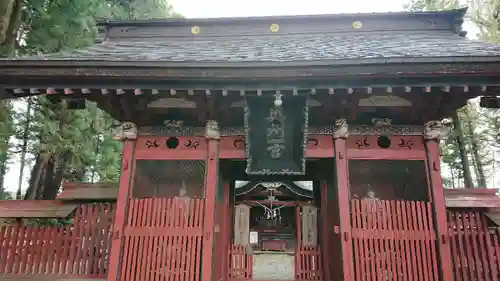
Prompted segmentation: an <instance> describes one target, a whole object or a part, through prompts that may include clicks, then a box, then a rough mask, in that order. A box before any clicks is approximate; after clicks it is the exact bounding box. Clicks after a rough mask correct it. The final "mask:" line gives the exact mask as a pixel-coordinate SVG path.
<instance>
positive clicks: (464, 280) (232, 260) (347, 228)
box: [0, 136, 500, 281]
mask: <svg viewBox="0 0 500 281" xmlns="http://www.w3.org/2000/svg"><path fill="white" fill-rule="evenodd" d="M164 139H165V138H156V137H155V138H152V137H140V138H139V140H138V141H136V142H135V141H126V143H125V146H124V153H123V161H122V175H121V181H120V190H119V192H118V201H117V206H116V208H117V214H116V216H115V215H113V217H114V219H115V222H114V226H113V227H111V225H112V222H111V220H110V217H109V214H112V213H111V212H110V211H105V214H106V216H105V217H106V218H107V219H104V220H103V219H102V216H103V213H102V210H103V209H102V207H98V206H101V205H88V206H87V205H85V206H87V207H85V206H80V207H78V211H77V212H76V215H75V223H74V225H75V227H73V228H71V227H69V226H66V227H43V226H40V227H31V226H22V225H20V224H14V225H11V226H3V227H2V228H1V229H0V257H6V258H4V259H0V273H3V274H4V275H8V276H10V275H12V276H19V275H23V276H30V275H31V276H38V275H41V274H48V275H49V276H54V277H66V278H70V277H75V278H103V277H105V276H106V275H107V277H108V280H109V281H111V280H114V281H125V280H126V281H129V280H130V281H140V280H152V281H160V280H161V281H191V280H193V281H200V280H220V279H223V280H228V281H229V280H240V281H241V280H252V270H253V269H252V266H253V264H252V263H253V259H252V254H251V252H249V251H248V249H246V248H244V247H243V246H236V245H232V244H231V237H232V228H233V225H232V219H233V214H232V208H231V205H230V203H231V202H230V190H229V184H228V183H225V184H224V200H223V202H218V204H219V205H217V212H216V213H217V214H221V215H220V216H217V217H214V211H215V209H216V202H215V187H216V184H217V180H218V168H217V164H218V160H219V156H220V158H224V157H225V158H231V159H239V158H244V151H243V150H244V143H241V142H238V140H242V137H239V136H236V137H222V138H221V140H220V141H219V140H206V139H205V138H199V137H193V138H187V137H181V138H178V139H179V142H180V143H181V144H182V143H187V142H188V141H191V143H193V141H194V143H196V142H195V141H196V140H200V141H202V143H203V144H200V145H198V146H196V145H195V146H196V148H195V147H194V146H190V147H186V146H185V145H184V147H181V146H179V147H178V148H176V149H168V148H162V147H153V148H148V147H146V146H145V144H140V143H138V142H139V141H143V142H146V141H153V140H164ZM312 139H316V140H318V142H316V141H309V142H308V147H307V157H309V158H311V157H313V158H316V157H318V158H321V157H333V156H334V157H335V167H336V181H337V189H336V192H337V194H336V195H337V196H336V197H337V198H336V199H337V200H336V201H331V202H329V201H328V199H327V195H326V185H324V184H323V185H322V187H321V200H322V202H321V206H322V208H321V209H320V215H321V222H322V223H321V225H320V227H321V229H320V232H321V239H320V245H318V246H314V247H310V246H302V245H300V243H299V245H298V246H297V249H296V252H295V280H303V281H310V280H317V281H322V280H330V279H332V278H335V276H342V279H343V280H346V281H354V280H356V281H358V280H360V281H382V280H386V278H389V280H401V281H434V280H439V279H442V280H443V281H447V280H451V279H448V278H451V276H454V279H455V280H457V281H472V280H474V279H477V280H484V281H499V278H498V268H499V267H500V258H499V257H500V246H499V235H500V233H498V231H497V232H490V230H488V228H487V225H486V218H485V216H484V213H483V212H478V211H475V212H473V211H460V212H451V211H450V212H448V223H447V224H446V223H445V222H446V213H445V203H444V194H443V189H442V183H441V175H440V171H439V151H438V146H437V142H435V141H427V142H426V144H425V146H422V145H423V143H424V141H423V138H422V137H397V138H395V139H396V140H401V139H404V140H405V142H408V141H410V140H411V141H412V143H414V144H416V145H414V146H412V149H408V148H402V147H393V146H390V147H389V148H385V149H384V148H375V149H371V148H366V147H357V146H356V145H357V144H359V143H360V142H359V141H360V140H362V141H364V136H352V137H350V138H349V139H348V140H347V141H346V140H343V139H337V140H335V141H333V140H332V139H331V137H330V136H314V137H313V138H312ZM235 140H236V141H237V142H236V143H235ZM373 140H376V137H371V136H369V138H367V142H368V143H369V142H372V141H373ZM391 140H392V137H391ZM357 141H358V142H357ZM156 143H158V141H156ZM333 144H335V150H333ZM134 149H135V155H133V153H134ZM323 152H324V153H327V154H324V155H323V156H321V155H320V154H322V153H323ZM134 158H135V159H137V160H140V159H164V160H166V159H172V160H173V159H177V160H179V159H180V160H187V159H189V160H193V159H205V162H206V165H205V168H206V170H205V177H206V178H205V184H204V197H205V198H203V199H196V198H177V197H176V198H170V197H167V198H155V197H153V198H132V193H131V192H130V190H131V187H130V183H131V182H133V178H134V174H135V167H136V165H135V161H134ZM350 159H394V160H398V159H399V160H423V161H425V163H426V165H427V167H428V170H427V172H428V175H427V178H428V185H429V191H430V197H429V202H411V201H394V200H356V199H353V200H351V199H350V196H349V193H350V191H352V190H351V189H350V187H349V179H348V176H349V172H348V170H349V168H348V165H347V163H348V160H350ZM332 190H335V189H332ZM449 193H453V194H455V195H456V193H459V192H458V191H456V192H455V191H453V192H449ZM476 193H477V194H478V196H483V195H484V196H486V195H487V196H488V198H490V197H491V195H492V192H491V191H483V190H481V191H477V192H476ZM481 198H482V197H481ZM491 198H492V197H491ZM476 201H481V202H479V203H481V204H482V203H484V202H483V201H484V200H483V201H482V200H481V199H480V198H479V199H478V200H476ZM488 202H489V201H488ZM495 202H496V201H495ZM479 203H478V204H479ZM475 204H476V203H475ZM491 204H493V203H491ZM186 206H187V207H186ZM474 206H476V205H474ZM492 206H496V205H492ZM188 209H189V210H188ZM187 210H188V211H187ZM186 214H187V215H186ZM332 216H333V217H334V218H333V219H332V220H328V219H327V218H328V217H332ZM98 218H99V219H98ZM337 220H338V221H337ZM297 223H298V225H300V219H299V217H298V216H297ZM334 228H335V229H334ZM300 231H301V229H300V227H299V228H298V235H297V236H298V240H299V241H300V236H301V233H300ZM202 239H203V241H202ZM111 243H113V248H112V250H109V248H110V245H111ZM337 243H338V245H339V247H340V248H338V249H337V250H335V249H336V248H335V245H336V244H337ZM202 245H203V246H202ZM13 253H15V254H16V255H14V254H13ZM107 253H109V255H108V254H107ZM388 253H390V254H388ZM451 253H453V255H451ZM108 256H109V260H110V262H109V263H108V258H107V257H108ZM336 256H339V257H340V258H341V260H342V264H343V269H341V268H338V267H336V265H335V258H336ZM164 271H168V272H169V274H164ZM226 272H227V273H226ZM441 276H442V277H441ZM113 278H114V279H113Z"/></svg>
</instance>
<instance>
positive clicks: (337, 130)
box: [333, 119, 349, 139]
mask: <svg viewBox="0 0 500 281" xmlns="http://www.w3.org/2000/svg"><path fill="white" fill-rule="evenodd" d="M348 136H349V128H348V126H347V120H346V119H337V120H335V123H334V125H333V138H334V139H339V138H340V139H346V138H347V137H348Z"/></svg>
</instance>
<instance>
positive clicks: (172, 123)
mask: <svg viewBox="0 0 500 281" xmlns="http://www.w3.org/2000/svg"><path fill="white" fill-rule="evenodd" d="M163 125H165V127H167V128H169V129H172V128H175V129H179V130H180V129H181V128H182V126H183V125H184V121H182V120H165V121H163Z"/></svg>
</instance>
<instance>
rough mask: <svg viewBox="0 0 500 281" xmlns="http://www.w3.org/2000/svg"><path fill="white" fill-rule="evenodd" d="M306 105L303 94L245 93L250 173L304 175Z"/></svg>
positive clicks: (247, 156)
mask: <svg viewBox="0 0 500 281" xmlns="http://www.w3.org/2000/svg"><path fill="white" fill-rule="evenodd" d="M307 121H308V108H307V100H306V97H305V96H292V97H283V98H282V104H281V105H279V106H276V105H275V98H274V97H263V96H248V97H246V106H245V133H246V137H245V142H246V158H247V169H246V172H247V174H249V175H304V174H305V172H306V159H305V148H306V143H307Z"/></svg>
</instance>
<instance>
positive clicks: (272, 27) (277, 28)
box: [269, 23, 280, 33]
mask: <svg viewBox="0 0 500 281" xmlns="http://www.w3.org/2000/svg"><path fill="white" fill-rule="evenodd" d="M269 30H271V32H274V33H275V32H278V31H279V30H280V26H279V25H278V24H276V23H273V24H271V25H270V26H269Z"/></svg>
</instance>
